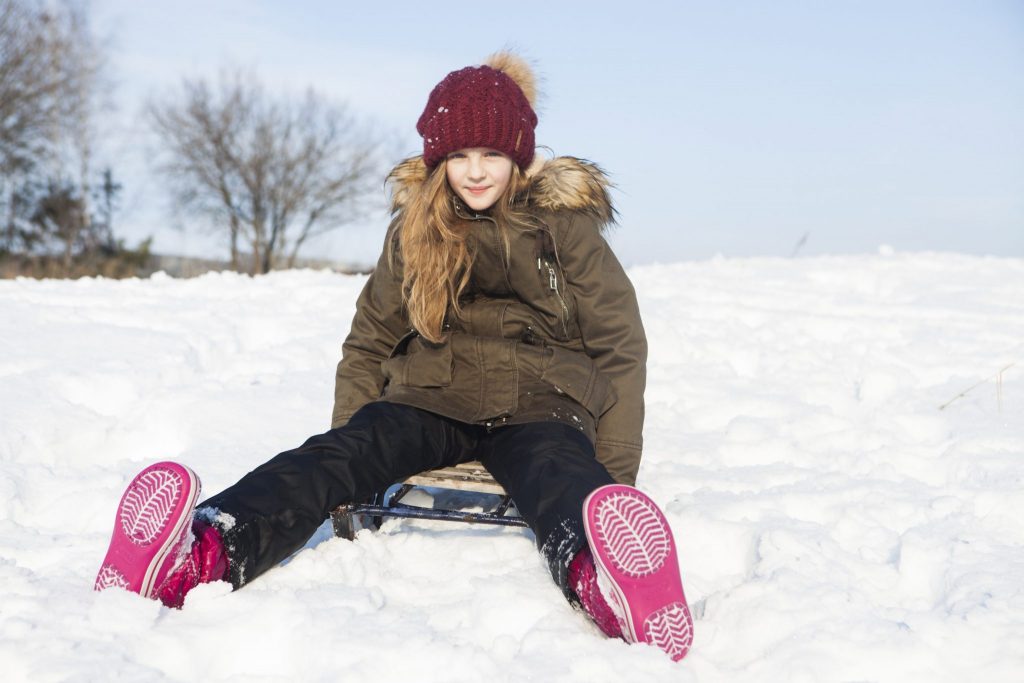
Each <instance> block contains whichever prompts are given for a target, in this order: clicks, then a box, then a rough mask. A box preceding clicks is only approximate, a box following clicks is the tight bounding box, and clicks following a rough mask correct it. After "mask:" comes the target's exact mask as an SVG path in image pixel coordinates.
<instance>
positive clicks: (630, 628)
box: [581, 484, 693, 661]
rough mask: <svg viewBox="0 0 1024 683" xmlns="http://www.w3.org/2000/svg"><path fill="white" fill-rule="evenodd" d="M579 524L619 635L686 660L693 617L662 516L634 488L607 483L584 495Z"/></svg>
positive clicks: (669, 531) (672, 544) (646, 498)
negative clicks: (588, 545)
mask: <svg viewBox="0 0 1024 683" xmlns="http://www.w3.org/2000/svg"><path fill="white" fill-rule="evenodd" d="M583 520H584V527H585V529H586V532H587V541H588V542H589V544H590V550H591V553H592V555H593V559H594V564H595V566H596V568H597V583H598V585H599V587H600V589H601V592H602V593H603V594H604V596H605V597H606V598H607V605H608V606H610V608H611V609H612V610H614V611H616V612H617V613H618V614H617V616H618V617H619V621H620V623H621V624H622V635H623V637H624V638H625V639H626V640H627V641H629V642H632V643H649V644H651V645H654V646H655V647H657V648H660V649H662V650H664V651H665V652H666V653H668V655H669V656H670V657H671V658H672V659H673V660H675V661H679V660H680V659H682V658H683V657H685V656H686V653H687V652H688V651H689V649H690V644H691V643H692V642H693V618H692V617H691V616H690V608H689V607H688V606H687V604H686V596H685V595H684V594H683V582H682V579H681V578H680V576H679V559H678V556H677V555H676V547H675V542H674V541H673V539H672V530H671V529H669V526H668V521H667V520H666V519H665V515H663V514H662V512H661V510H659V509H658V506H657V505H655V504H654V501H652V500H651V499H650V498H648V497H647V496H646V495H644V494H643V493H641V492H640V491H638V490H637V489H635V488H633V487H632V486H623V485H621V484H610V485H608V486H602V487H601V488H599V489H597V490H595V491H593V492H592V493H591V494H590V495H589V496H587V499H586V500H585V501H584V502H583ZM581 599H582V597H581ZM591 614H593V613H591ZM599 623H600V622H599ZM602 630H603V628H602Z"/></svg>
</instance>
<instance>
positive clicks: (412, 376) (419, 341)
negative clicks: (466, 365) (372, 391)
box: [380, 336, 452, 387]
mask: <svg viewBox="0 0 1024 683" xmlns="http://www.w3.org/2000/svg"><path fill="white" fill-rule="evenodd" d="M404 341H405V340H404V339H403V342H404ZM402 345H403V344H402V342H399V345H398V346H397V347H396V350H395V352H393V353H392V356H391V357H390V358H388V359H387V360H385V361H384V362H383V363H381V365H380V371H381V374H383V375H384V378H385V379H386V380H388V382H391V383H393V384H403V385H405V386H410V387H446V386H449V385H450V384H451V383H452V346H451V344H450V343H449V342H448V341H445V342H444V343H441V344H431V343H430V342H427V341H424V340H423V338H422V337H420V336H414V337H412V339H410V340H408V342H407V343H405V348H404V349H401V348H400V347H401V346H402Z"/></svg>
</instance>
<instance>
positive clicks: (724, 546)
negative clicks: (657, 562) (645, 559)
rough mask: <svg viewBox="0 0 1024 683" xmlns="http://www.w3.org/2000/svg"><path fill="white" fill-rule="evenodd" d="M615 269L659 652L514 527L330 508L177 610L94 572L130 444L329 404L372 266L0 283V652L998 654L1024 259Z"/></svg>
mask: <svg viewBox="0 0 1024 683" xmlns="http://www.w3.org/2000/svg"><path fill="white" fill-rule="evenodd" d="M630 275H631V277H632V278H633V281H634V283H635V285H636V288H637V292H638V295H639V297H640V302H641V307H642V309H643V313H644V320H645V323H646V327H647V331H648V336H649V338H650V347H651V355H650V366H649V376H650V379H649V386H648V391H647V405H648V422H647V425H646V430H645V433H646V450H645V460H644V464H643V467H642V469H641V473H640V481H639V485H640V486H641V487H642V488H644V489H645V490H647V491H648V492H649V493H650V494H651V495H652V496H653V497H654V498H655V499H656V500H657V501H658V502H659V503H660V504H662V505H663V506H664V508H665V510H666V512H667V515H668V517H669V520H670V521H671V522H672V524H673V527H674V529H675V533H676V537H677V539H678V540H679V542H680V546H681V548H680V555H681V561H682V565H683V575H684V581H685V583H686V586H687V592H688V595H689V597H690V599H691V602H692V603H693V604H694V607H695V611H696V612H697V613H698V614H699V616H700V618H699V621H698V623H697V636H696V642H695V645H694V649H693V651H692V653H691V654H690V656H689V657H687V659H686V660H684V661H683V662H682V663H680V664H672V663H670V662H668V661H667V659H666V658H664V657H663V656H662V655H661V654H660V653H658V652H656V651H654V650H653V649H651V648H646V647H628V646H626V645H625V644H624V643H621V642H617V641H608V640H605V639H603V638H602V637H600V635H599V634H598V631H597V630H596V628H595V627H593V626H591V625H590V624H589V623H588V622H587V620H586V619H585V618H584V617H583V616H582V615H580V614H579V613H576V612H573V611H572V610H571V609H570V608H569V607H568V606H567V605H566V604H565V603H564V601H563V600H562V599H561V597H560V596H559V594H558V592H557V590H556V589H555V588H554V586H553V585H552V584H551V582H550V580H549V578H548V576H547V573H546V571H545V569H544V567H543V566H542V563H541V561H540V559H539V556H538V555H537V554H536V552H535V550H534V548H533V539H532V537H531V536H530V535H529V533H528V532H524V531H522V530H515V529H504V530H498V529H491V528H473V527H464V526H452V525H446V524H443V523H425V522H410V521H403V522H398V521H394V522H389V523H388V524H387V525H386V527H385V529H384V530H383V531H382V532H381V533H378V534H369V533H366V532H363V533H362V534H361V535H360V536H359V538H358V539H357V540H356V542H354V543H350V542H347V541H343V540H337V539H333V538H331V535H330V530H329V528H328V527H324V528H322V529H321V530H320V531H319V532H318V533H317V535H316V536H315V537H314V538H313V539H311V540H310V543H309V544H308V547H307V549H306V550H304V551H302V552H300V553H299V554H297V555H296V556H295V557H294V558H293V559H292V561H291V562H289V563H287V564H286V565H284V566H282V567H280V568H278V569H276V570H274V571H272V572H270V573H268V574H267V575H265V576H264V577H261V578H260V579H258V580H257V581H255V582H254V583H253V584H252V585H250V586H249V587H247V588H246V589H245V590H242V591H239V592H237V593H231V592H230V591H228V590H227V589H226V587H225V585H223V584H221V585H210V586H203V587H200V589H197V590H196V591H195V592H194V593H192V594H191V595H190V596H189V599H188V602H187V604H186V608H185V609H184V610H182V611H173V610H167V609H165V608H162V607H161V606H159V605H158V604H157V603H155V602H150V601H146V600H142V599H140V598H138V597H137V596H133V595H130V594H127V593H124V592H121V591H116V590H110V591H106V592H104V593H99V594H97V593H93V592H92V590H91V586H92V582H93V578H94V576H95V572H96V569H97V565H98V562H99V560H100V559H101V557H102V555H103V552H104V551H105V549H106V545H107V541H108V534H109V529H110V524H111V523H112V519H113V512H114V508H115V506H116V504H117V501H118V499H119V497H120V494H121V490H122V487H123V486H124V485H125V484H126V483H127V481H128V480H129V479H130V478H131V477H132V476H133V474H134V473H135V472H136V471H137V470H138V469H139V468H141V467H142V466H144V465H145V464H147V463H149V462H151V461H153V460H157V459H164V458H171V459H178V460H181V461H183V462H186V463H188V464H190V465H191V466H192V467H194V468H195V469H196V470H197V471H198V472H199V473H200V475H201V476H202V478H203V484H204V489H205V491H206V492H207V493H213V492H216V491H217V490H220V489H221V488H223V487H225V486H227V485H229V484H231V483H232V482H233V481H234V480H235V479H236V478H237V477H238V476H239V475H241V474H242V473H244V472H245V471H247V470H249V469H251V468H253V467H255V466H256V465H258V464H259V463H261V462H263V461H264V460H266V459H267V458H269V457H271V456H272V455H274V454H275V453H277V452H279V451H281V450H284V449H286V448H289V447H292V446H294V445H296V444H298V443H300V442H301V441H302V440H303V439H304V438H305V437H306V436H308V435H310V434H312V433H315V432H318V431H322V430H323V429H324V428H325V426H326V425H327V424H328V422H329V414H330V409H331V397H332V389H333V374H334V365H335V363H336V362H337V359H338V357H339V354H340V344H341V341H342V338H343V336H344V334H345V332H346V331H347V327H348V324H349V321H350V319H351V316H352V313H353V311H354V303H355V298H356V295H357V293H358V291H359V289H360V287H361V286H362V283H363V281H364V279H363V278H361V277H352V276H340V275H333V274H329V273H320V272H309V271H301V272H286V273H278V274H274V275H271V276H266V277H260V278H256V279H250V278H247V277H242V276H238V275H233V274H212V275H207V276H205V277H202V278H198V279H195V280H187V281H177V280H172V279H170V278H167V277H164V276H159V275H158V276H154V277H153V278H151V279H149V280H145V281H122V282H113V281H106V280H80V281H76V282H58V281H44V282H36V281H29V280H18V281H6V282H0V320H2V331H0V387H2V388H0V465H2V468H0V670H2V671H3V672H4V673H3V674H2V676H3V678H4V680H5V681H33V682H41V681H95V680H113V679H122V680H132V681H157V680H160V681H166V680H174V681H196V680H204V681H228V680H239V681H241V680H244V681H246V682H247V683H248V682H252V681H280V680H295V681H320V680H322V681H368V680H393V679H394V677H399V678H401V679H405V680H415V681H419V682H428V681H445V682H450V681H484V680H486V681H505V680H507V681H521V680H544V681H546V680H552V681H553V680H558V681H581V682H582V681H587V682H591V681H622V680H628V681H689V680H700V681H719V680H760V681H777V680H795V681H833V680H834V681H846V680H879V681H900V682H905V681H962V680H984V681H1010V680H1020V675H1021V674H1020V672H1021V670H1024V592H1022V581H1021V577H1022V576H1024V493H1022V484H1024V261H1022V260H1019V259H1014V260H1010V259H993V258H976V257H965V256H957V255H937V254H892V253H885V254H881V255H879V256H864V257H833V258H811V259H796V260H781V259H778V260H775V259H745V260H715V261H709V262H701V263H684V264H674V265H659V266H647V267H640V268H635V269H633V270H632V271H631V272H630ZM1007 366H1009V367H1007ZM1004 368H1006V369H1005V370H1003V369H1004ZM1001 370H1003V371H1002V372H1000V371H1001ZM963 392H966V393H963ZM961 394H962V395H961ZM943 405H945V407H944V408H942V409H940V406H943Z"/></svg>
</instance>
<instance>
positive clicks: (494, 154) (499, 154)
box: [484, 151, 505, 157]
mask: <svg viewBox="0 0 1024 683" xmlns="http://www.w3.org/2000/svg"><path fill="white" fill-rule="evenodd" d="M484 156H489V157H502V156H505V155H504V154H502V153H501V152H493V151H492V152H486V153H485V154H484Z"/></svg>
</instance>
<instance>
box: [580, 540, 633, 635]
mask: <svg viewBox="0 0 1024 683" xmlns="http://www.w3.org/2000/svg"><path fill="white" fill-rule="evenodd" d="M569 586H570V587H571V588H572V589H573V591H574V592H575V593H576V597H578V598H579V599H580V604H581V605H582V606H583V611H585V612H586V613H587V614H589V615H590V618H591V619H593V620H594V623H596V624H597V627H598V628H599V629H601V632H602V633H604V634H605V635H606V636H608V637H609V638H621V637H622V625H621V624H620V623H619V618H618V617H617V616H616V614H615V612H614V611H613V610H612V608H611V606H609V604H608V602H607V601H606V600H605V598H604V596H603V595H602V594H601V589H600V588H599V587H598V585H597V567H596V566H594V556H593V555H591V554H590V548H583V549H582V550H580V551H579V552H578V553H576V557H574V558H572V562H570V563H569Z"/></svg>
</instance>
